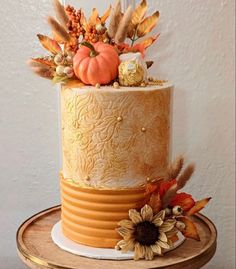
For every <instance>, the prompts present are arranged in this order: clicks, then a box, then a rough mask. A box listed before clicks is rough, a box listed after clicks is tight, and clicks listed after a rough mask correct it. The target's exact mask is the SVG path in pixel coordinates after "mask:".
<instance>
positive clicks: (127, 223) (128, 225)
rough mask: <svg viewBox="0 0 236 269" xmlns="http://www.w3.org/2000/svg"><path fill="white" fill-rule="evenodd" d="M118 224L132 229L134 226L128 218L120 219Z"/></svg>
mask: <svg viewBox="0 0 236 269" xmlns="http://www.w3.org/2000/svg"><path fill="white" fill-rule="evenodd" d="M118 225H120V226H121V227H124V228H127V229H133V228H134V224H133V222H132V221H131V220H128V219H124V220H121V221H120V222H119V223H118Z"/></svg>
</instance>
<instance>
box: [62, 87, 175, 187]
mask: <svg viewBox="0 0 236 269" xmlns="http://www.w3.org/2000/svg"><path fill="white" fill-rule="evenodd" d="M171 92H172V86H171V85H170V84H168V83H166V84H164V86H150V87H134V88H131V87H127V88H126V87H121V88H120V89H114V88H113V87H108V86H107V87H101V88H100V89H96V88H94V87H88V86H86V87H82V88H67V87H65V86H64V87H62V90H61V111H62V151H63V171H62V173H63V176H64V177H65V178H66V179H72V180H73V181H74V182H77V183H78V184H80V185H81V186H91V187H95V188H108V189H109V188H112V189H114V188H115V189H119V188H134V187H138V186H141V185H143V184H144V183H145V182H146V179H147V178H150V179H154V178H156V177H159V176H160V175H162V174H163V173H164V171H165V170H166V168H167V164H168V161H169V142H170V125H171V124H170V116H171V115H170V111H171V95H172V94H171Z"/></svg>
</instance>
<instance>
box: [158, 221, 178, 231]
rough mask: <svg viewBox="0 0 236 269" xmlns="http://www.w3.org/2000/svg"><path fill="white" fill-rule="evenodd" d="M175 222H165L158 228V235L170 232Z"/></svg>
mask: <svg viewBox="0 0 236 269" xmlns="http://www.w3.org/2000/svg"><path fill="white" fill-rule="evenodd" d="M175 223H176V221H175V220H174V219H169V220H166V221H165V222H164V223H163V224H162V225H161V226H160V227H159V231H160V233H166V232H169V231H171V230H172V229H173V228H174V227H175Z"/></svg>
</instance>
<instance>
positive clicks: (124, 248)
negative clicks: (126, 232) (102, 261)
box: [121, 239, 135, 252]
mask: <svg viewBox="0 0 236 269" xmlns="http://www.w3.org/2000/svg"><path fill="white" fill-rule="evenodd" d="M134 246H135V243H134V240H133V239H130V240H128V241H127V242H126V244H125V245H123V246H122V247H121V251H122V252H128V251H133V250H134Z"/></svg>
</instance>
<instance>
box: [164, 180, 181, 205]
mask: <svg viewBox="0 0 236 269" xmlns="http://www.w3.org/2000/svg"><path fill="white" fill-rule="evenodd" d="M177 191H178V187H177V184H175V185H173V186H172V187H170V188H169V190H168V191H167V192H166V193H165V195H164V196H163V198H162V207H163V208H166V207H167V206H168V205H169V203H170V202H171V201H172V199H173V198H174V197H175V195H176V194H177Z"/></svg>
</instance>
